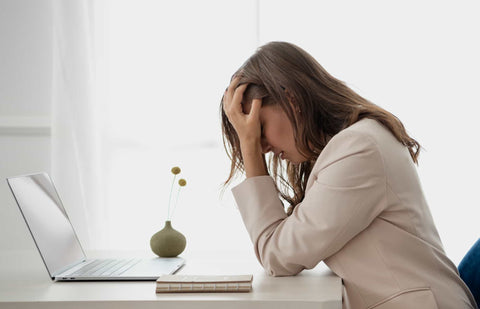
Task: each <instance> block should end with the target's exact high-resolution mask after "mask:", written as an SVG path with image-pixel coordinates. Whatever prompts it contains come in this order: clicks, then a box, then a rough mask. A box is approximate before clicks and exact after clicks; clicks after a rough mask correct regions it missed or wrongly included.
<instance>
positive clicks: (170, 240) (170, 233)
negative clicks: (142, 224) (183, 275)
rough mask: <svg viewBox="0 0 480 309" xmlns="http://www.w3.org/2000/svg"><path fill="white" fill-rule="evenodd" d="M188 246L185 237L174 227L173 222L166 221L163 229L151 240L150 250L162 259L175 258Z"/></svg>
mask: <svg viewBox="0 0 480 309" xmlns="http://www.w3.org/2000/svg"><path fill="white" fill-rule="evenodd" d="M186 245H187V240H186V239H185V236H183V234H182V233H180V232H179V231H177V230H175V229H174V228H173V227H172V222H171V221H165V226H164V227H163V229H162V230H161V231H158V232H157V233H155V234H153V236H152V238H150V248H152V251H153V252H154V253H155V254H156V255H158V256H160V257H175V256H177V255H179V254H180V253H182V252H183V250H185V246H186Z"/></svg>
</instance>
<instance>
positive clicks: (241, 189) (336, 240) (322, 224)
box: [232, 132, 386, 276]
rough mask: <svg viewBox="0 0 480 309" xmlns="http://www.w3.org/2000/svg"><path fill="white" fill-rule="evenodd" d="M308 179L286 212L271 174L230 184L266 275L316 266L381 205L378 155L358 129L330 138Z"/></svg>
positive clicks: (383, 196) (383, 179)
mask: <svg viewBox="0 0 480 309" xmlns="http://www.w3.org/2000/svg"><path fill="white" fill-rule="evenodd" d="M308 182H309V184H310V185H309V187H308V188H307V191H306V192H305V198H304V199H303V201H302V202H301V203H300V204H298V205H297V207H296V208H295V209H294V211H293V213H292V215H291V216H289V217H288V216H287V215H286V214H285V211H284V206H283V203H282V202H281V200H280V198H279V194H278V191H277V189H276V186H275V184H274V181H273V179H272V178H271V177H270V176H258V177H252V178H247V179H246V180H245V181H243V182H242V183H240V184H239V185H238V186H236V187H234V188H233V189H232V193H233V195H234V197H235V200H236V202H237V205H238V208H239V210H240V213H241V215H242V219H243V221H244V223H245V226H246V228H247V230H248V232H249V235H250V238H251V240H252V242H253V244H254V249H255V254H256V256H257V258H258V260H259V261H260V263H261V264H262V265H263V267H264V268H265V270H266V271H267V272H268V273H269V274H270V275H273V276H285V275H294V274H297V273H299V272H300V271H302V270H303V269H305V268H307V269H311V268H313V267H315V266H316V265H317V264H318V263H319V262H320V261H322V260H324V259H326V258H328V257H329V256H331V255H332V254H334V253H335V252H337V251H338V250H340V249H341V248H342V247H343V246H344V245H345V244H346V243H347V242H348V241H350V240H351V239H352V238H353V237H355V235H357V234H359V233H360V232H361V231H362V230H364V229H365V228H366V227H368V225H369V224H370V223H371V222H372V221H373V220H374V219H375V217H377V216H378V215H379V214H380V213H381V212H382V211H383V210H384V209H385V208H386V177H385V170H384V163H383V160H382V156H381V153H380V151H379V149H378V146H377V145H376V143H375V141H374V140H373V139H372V138H371V137H370V136H368V135H365V134H363V133H357V132H341V133H339V134H337V135H336V136H335V137H333V138H332V139H331V140H330V142H329V143H328V144H327V146H326V147H325V149H324V150H323V152H322V154H321V155H320V157H319V158H318V160H317V162H316V164H315V166H314V168H313V170H312V173H311V174H310V179H309V181H308Z"/></svg>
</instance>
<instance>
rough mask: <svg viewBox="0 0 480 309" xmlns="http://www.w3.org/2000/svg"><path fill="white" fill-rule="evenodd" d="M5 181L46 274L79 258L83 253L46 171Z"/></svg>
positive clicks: (73, 263)
mask: <svg viewBox="0 0 480 309" xmlns="http://www.w3.org/2000/svg"><path fill="white" fill-rule="evenodd" d="M7 182H8V184H9V186H10V189H11V190H12V193H13V195H14V196H15V199H16V201H17V204H18V207H19V208H20V211H21V212H22V215H23V217H24V219H25V222H26V223H27V225H28V228H29V229H30V233H31V234H32V236H33V239H34V240H35V244H36V245H37V248H38V250H39V251H40V255H41V256H42V259H43V262H44V263H45V265H46V266H47V269H48V272H49V273H50V277H54V275H55V274H58V273H59V272H60V271H63V270H65V269H66V268H68V267H70V266H72V265H75V264H77V263H78V262H81V261H83V260H84V259H85V254H84V252H83V250H82V247H81V246H80V243H79V241H78V238H77V235H76V234H75V231H74V230H73V227H72V224H71V223H70V220H69V219H68V216H67V213H66V212H65V209H64V208H63V205H62V202H61V201H60V198H59V196H58V194H57V191H56V190H55V187H54V185H53V182H52V180H51V179H50V177H49V176H48V174H46V173H42V174H35V175H27V176H19V177H13V178H8V179H7Z"/></svg>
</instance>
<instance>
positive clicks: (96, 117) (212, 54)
mask: <svg viewBox="0 0 480 309" xmlns="http://www.w3.org/2000/svg"><path fill="white" fill-rule="evenodd" d="M479 8H480V5H479V3H478V1H467V0H460V1H455V2H454V1H412V0H408V1H379V0H377V1H373V0H367V1H313V0H311V1H307V0H295V1H293V0H245V1H225V0H206V1H194V0H181V1H158V0H157V1H154V0H135V1H133V0H115V1H107V0H102V1H85V0H78V1H60V0H40V1H39V0H0V158H1V161H0V162H1V163H0V178H1V182H0V183H1V185H0V248H1V249H0V250H2V251H4V250H33V249H34V243H33V241H32V239H31V236H30V235H29V232H28V229H27V228H26V226H25V223H24V222H23V218H22V217H21V214H20V212H19V210H18V208H17V206H16V204H15V201H14V199H13V197H12V195H11V193H10V192H9V189H8V186H7V184H6V182H5V180H4V179H5V177H8V176H14V175H19V174H27V173H33V172H39V171H47V172H49V173H50V174H51V175H52V178H53V180H54V182H55V184H56V186H57V188H58V190H59V193H60V196H61V198H62V200H63V202H64V206H65V208H66V210H67V212H68V214H69V216H70V219H71V221H72V223H73V225H74V226H75V228H76V230H77V232H78V236H79V238H80V241H81V242H82V244H83V245H84V246H85V248H86V249H122V250H123V249H125V250H130V249H139V250H145V251H149V250H150V249H149V239H150V236H151V235H152V234H154V233H155V232H157V231H158V230H160V229H161V228H162V227H163V225H164V221H165V220H166V216H167V206H168V198H169V193H170V186H171V182H172V176H173V175H172V174H171V173H170V169H171V168H172V167H173V166H179V167H181V169H182V173H181V174H180V176H181V177H183V178H185V179H186V180H187V182H188V183H187V186H186V187H185V188H183V189H182V192H181V193H180V196H179V200H178V205H177V208H176V210H175V213H174V217H173V218H172V224H173V226H174V228H176V229H178V230H179V231H181V232H182V233H184V235H185V236H186V237H187V248H186V250H190V251H194V250H229V251H249V250H250V251H251V250H252V245H251V242H250V240H249V238H248V235H247V232H246V230H245V228H244V226H243V223H242V221H241V218H240V214H239V212H238V210H237V208H236V206H235V203H234V200H233V198H232V196H231V193H230V188H231V186H230V187H228V188H226V189H225V190H224V192H223V191H222V188H223V182H224V181H225V180H226V178H227V177H228V174H229V169H230V163H229V160H228V157H227V156H226V154H225V151H224V148H223V143H222V138H221V128H220V121H219V119H220V118H219V104H220V99H221V95H222V94H223V90H224V89H225V87H226V86H227V85H228V83H229V80H230V77H231V75H232V74H233V73H234V71H235V70H236V69H237V68H238V67H240V66H241V64H242V63H243V62H244V61H245V60H246V59H247V58H248V57H249V56H250V55H251V54H252V53H253V52H254V51H255V49H256V48H257V47H259V46H261V45H262V44H265V43H267V42H270V41H277V40H278V41H288V42H291V43H294V44H297V45H299V46H300V47H302V48H303V49H305V50H306V51H307V52H309V53H311V54H312V55H313V56H314V57H315V58H316V59H317V60H318V61H319V63H320V64H321V65H322V66H324V67H325V68H326V69H327V71H329V72H330V73H331V74H332V75H334V76H335V77H337V78H339V79H340V80H343V81H345V82H346V83H347V84H348V85H349V86H350V87H352V88H353V89H354V90H355V91H357V92H358V93H359V94H361V95H362V96H364V97H366V98H367V99H369V100H371V101H373V102H374V103H376V104H378V105H380V106H382V107H384V108H385V109H387V110H389V111H391V112H392V113H393V114H395V115H396V116H397V117H399V118H400V119H401V120H402V121H403V123H404V125H405V126H406V128H407V131H408V132H409V133H410V134H411V136H413V137H414V138H415V139H417V140H418V141H419V142H420V144H421V145H422V146H423V148H424V149H423V150H422V153H421V155H420V164H419V167H418V172H419V175H420V178H421V180H422V183H423V190H424V192H425V195H426V198H427V201H428V202H429V205H430V208H431V211H432V214H433V217H434V219H435V223H436V225H437V228H438V230H439V233H440V236H441V238H442V241H443V243H444V246H445V250H446V251H447V254H448V255H449V256H450V257H451V258H452V260H453V261H454V262H455V264H457V265H458V263H459V262H460V260H461V258H462V257H463V255H464V254H465V253H466V251H467V250H468V248H469V247H470V246H471V245H472V244H473V243H474V242H475V241H476V240H477V239H478V237H479V235H480V230H479V228H478V218H479V214H480V211H479V208H480V198H479V195H478V192H479V190H480V189H479V186H480V181H479V177H478V175H479V174H480V164H479V160H478V158H480V146H479V142H478V140H479V138H478V133H479V132H480V123H479V121H478V113H479V112H480V109H479V108H478V107H479V105H480V93H479V91H478V87H479V85H480V57H479V55H480V41H479V40H478V37H479V35H480V33H479V29H480V19H478V14H479ZM241 180H242V178H241V177H240V178H238V179H236V180H235V181H234V184H235V183H238V182H240V181H241ZM234 184H233V185H234ZM252 252H253V251H252Z"/></svg>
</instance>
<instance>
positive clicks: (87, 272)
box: [65, 259, 140, 277]
mask: <svg viewBox="0 0 480 309" xmlns="http://www.w3.org/2000/svg"><path fill="white" fill-rule="evenodd" d="M138 262H140V259H123V260H117V259H98V260H94V261H93V262H91V263H88V264H87V265H85V266H83V267H81V268H79V269H77V270H76V271H75V272H73V273H71V274H68V275H65V277H109V276H118V275H121V274H123V273H124V272H126V271H127V270H128V269H130V268H131V267H132V266H133V265H135V264H137V263H138Z"/></svg>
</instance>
